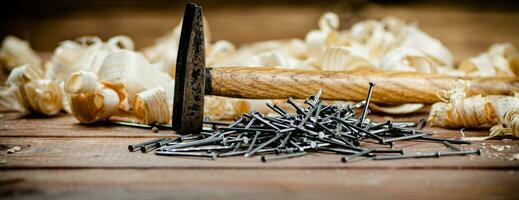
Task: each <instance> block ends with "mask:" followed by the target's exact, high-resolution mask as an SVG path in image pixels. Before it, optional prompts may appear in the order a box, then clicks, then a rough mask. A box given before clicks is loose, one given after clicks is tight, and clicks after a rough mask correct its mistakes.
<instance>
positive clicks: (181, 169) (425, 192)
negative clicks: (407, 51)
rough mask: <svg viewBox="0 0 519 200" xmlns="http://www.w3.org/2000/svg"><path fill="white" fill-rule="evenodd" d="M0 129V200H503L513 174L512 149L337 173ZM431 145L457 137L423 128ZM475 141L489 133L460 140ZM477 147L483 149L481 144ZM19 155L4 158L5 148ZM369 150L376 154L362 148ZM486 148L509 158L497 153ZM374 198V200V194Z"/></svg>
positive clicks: (309, 165) (61, 127)
mask: <svg viewBox="0 0 519 200" xmlns="http://www.w3.org/2000/svg"><path fill="white" fill-rule="evenodd" d="M2 114H3V118H2V119H0V128H1V129H0V198H2V199H3V198H7V199H11V198H13V199H70V198H74V199H106V198H107V197H110V199H135V198H138V199H150V198H159V199H164V198H166V199H171V198H173V199H244V198H247V199H265V198H268V199H344V198H345V197H349V198H354V199H357V198H361V199H363V198H367V199H370V198H373V199H381V198H384V199H415V198H416V197H417V196H420V198H421V199H438V198H442V199H449V198H453V199H460V198H465V199H466V198H470V199H478V198H481V199H507V198H508V199H509V198H515V196H516V195H517V193H515V192H514V189H515V186H516V185H517V181H518V178H517V174H519V161H508V160H505V158H508V157H510V156H511V155H512V154H514V153H518V152H519V141H515V140H505V141H502V140H493V141H484V142H475V143H474V144H472V145H470V146H464V148H467V149H473V148H484V149H483V155H482V156H481V157H473V156H466V157H447V158H441V159H415V160H412V159H411V160H394V161H383V162H379V161H370V160H367V159H359V160H356V161H354V162H351V163H348V164H344V163H341V162H340V160H339V159H340V156H338V155H334V154H310V155H308V156H305V157H302V158H296V159H290V160H284V161H279V162H271V163H261V162H260V160H259V157H252V158H249V159H245V158H242V157H236V158H225V159H218V160H216V161H212V160H207V159H196V158H173V157H159V156H155V155H153V154H151V153H148V154H142V153H140V152H135V153H131V152H128V151H127V145H128V144H134V143H139V142H143V141H146V140H149V139H151V137H158V136H163V134H166V135H170V136H174V135H173V134H172V133H171V132H168V131H161V133H160V134H151V133H150V131H149V130H146V129H136V128H127V127H118V126H113V125H107V124H103V123H101V124H94V125H90V126H83V125H79V124H78V123H77V121H76V120H75V119H74V118H73V117H72V116H69V115H60V116H58V117H52V118H25V119H16V118H15V115H13V114H9V113H2ZM424 116H426V111H424V113H419V114H418V115H403V116H391V117H390V116H378V115H371V117H370V118H372V119H374V120H388V119H390V120H393V121H417V120H418V119H419V118H422V117H424ZM426 130H428V131H431V132H435V133H436V134H435V135H436V136H442V137H449V138H453V137H459V135H460V134H459V131H458V130H446V129H439V128H431V127H426ZM465 134H467V135H468V136H484V135H486V134H488V130H485V129H483V130H467V131H465ZM483 143H484V144H483ZM15 145H16V146H20V147H22V150H21V151H20V152H17V153H14V154H6V153H5V150H6V149H7V148H9V147H12V146H15ZM367 145H374V146H376V144H367ZM491 145H499V146H506V145H509V146H510V148H507V149H506V150H504V151H502V152H497V151H496V150H494V149H492V148H491ZM397 147H398V148H400V147H403V148H405V149H406V150H407V151H408V152H416V151H435V150H445V151H447V150H448V149H447V148H446V147H445V146H443V145H442V144H439V143H427V144H422V143H414V142H405V143H398V144H397ZM374 191H376V192H374Z"/></svg>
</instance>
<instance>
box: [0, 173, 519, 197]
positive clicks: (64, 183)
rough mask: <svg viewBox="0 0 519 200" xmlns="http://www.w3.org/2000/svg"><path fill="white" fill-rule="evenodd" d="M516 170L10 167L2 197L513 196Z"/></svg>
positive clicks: (0, 186)
mask: <svg viewBox="0 0 519 200" xmlns="http://www.w3.org/2000/svg"><path fill="white" fill-rule="evenodd" d="M518 184H519V173H517V171H495V170H468V171H463V170H374V169H369V170H231V169H225V170H197V169H194V170H188V169H186V170H170V169H149V170H143V169H139V170H132V169H127V170H103V169H92V170H84V169H82V170H13V171H0V196H3V197H6V198H14V197H16V198H20V199H52V200H57V199H71V198H73V199H106V198H107V197H109V198H110V199H262V200H263V199H417V198H419V199H435V200H436V199H517V198H519V193H517V192H516V187H517V185H518Z"/></svg>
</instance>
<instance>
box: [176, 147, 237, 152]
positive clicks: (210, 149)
mask: <svg viewBox="0 0 519 200" xmlns="http://www.w3.org/2000/svg"><path fill="white" fill-rule="evenodd" d="M232 148H233V147H230V146H214V147H200V148H183V149H171V150H169V151H170V152H192V151H220V150H229V149H232Z"/></svg>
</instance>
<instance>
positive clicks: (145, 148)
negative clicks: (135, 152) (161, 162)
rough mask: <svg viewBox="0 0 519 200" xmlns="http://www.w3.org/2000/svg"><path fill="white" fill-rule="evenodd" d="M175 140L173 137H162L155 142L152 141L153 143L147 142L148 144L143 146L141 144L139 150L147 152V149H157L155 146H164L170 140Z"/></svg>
mask: <svg viewBox="0 0 519 200" xmlns="http://www.w3.org/2000/svg"><path fill="white" fill-rule="evenodd" d="M174 141H175V140H173V139H169V138H168V139H164V140H161V141H159V142H157V143H153V144H148V145H144V146H141V152H142V153H148V152H149V151H151V150H153V149H157V148H160V147H161V146H164V145H166V144H168V143H170V142H174Z"/></svg>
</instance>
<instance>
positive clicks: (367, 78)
mask: <svg viewBox="0 0 519 200" xmlns="http://www.w3.org/2000/svg"><path fill="white" fill-rule="evenodd" d="M456 80H458V78H455V77H450V76H444V75H433V74H420V73H416V72H413V73H409V72H389V71H388V72H370V71H310V70H289V69H275V68H250V67H249V68H240V67H222V68H213V69H212V70H211V94H213V95H221V96H229V97H238V98H256V99H286V98H289V97H292V98H299V99H304V98H307V97H308V96H310V95H312V94H314V93H315V92H317V91H318V90H319V89H321V88H322V89H324V92H323V94H322V96H321V98H323V99H326V100H346V101H362V100H365V99H366V95H367V91H368V88H369V84H368V83H369V82H373V83H375V84H376V86H375V88H374V90H373V95H372V97H371V101H372V102H374V103H435V102H438V101H440V99H439V98H438V96H437V94H438V92H439V91H441V90H448V89H450V88H451V86H452V85H451V84H452V83H454V82H455V81H456ZM468 80H470V83H471V88H470V91H469V93H472V94H483V95H490V94H510V93H511V92H512V91H513V90H514V89H517V88H519V82H518V81H517V79H515V78H485V79H482V78H479V79H468Z"/></svg>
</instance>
